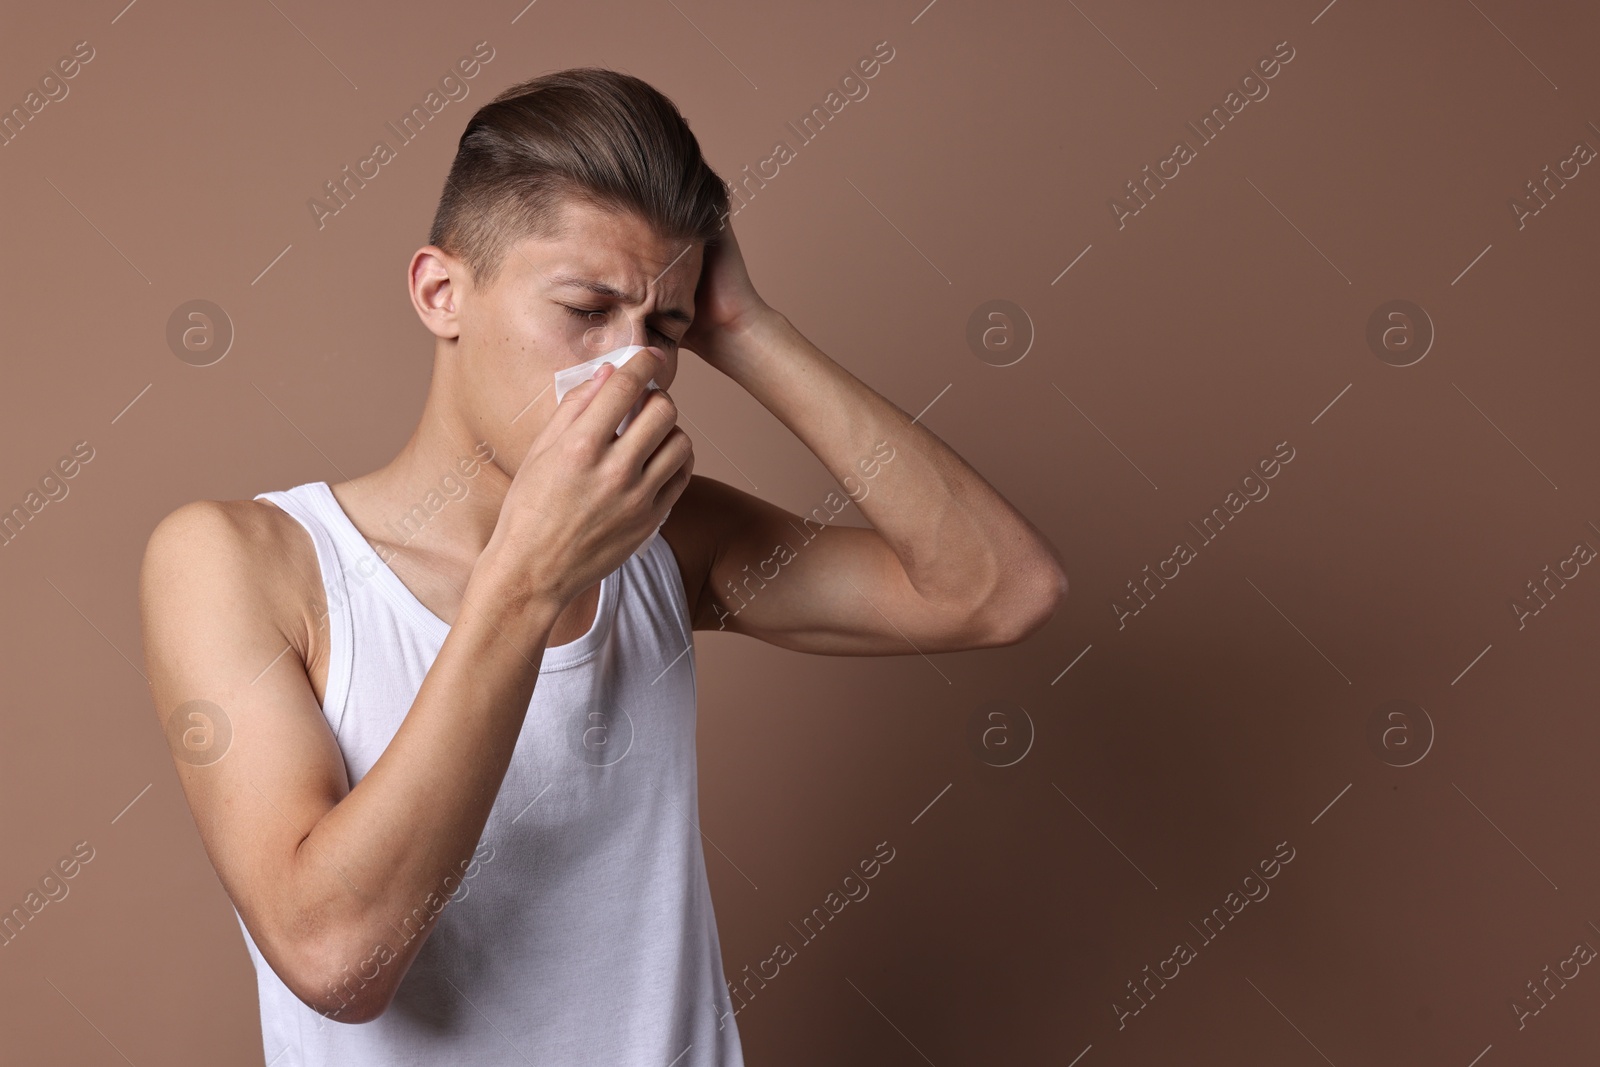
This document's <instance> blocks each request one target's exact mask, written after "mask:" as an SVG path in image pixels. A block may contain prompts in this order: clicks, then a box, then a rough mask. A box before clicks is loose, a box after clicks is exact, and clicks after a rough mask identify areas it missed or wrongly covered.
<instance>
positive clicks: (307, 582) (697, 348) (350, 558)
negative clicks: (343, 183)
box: [141, 68, 1066, 1067]
mask: <svg viewBox="0 0 1600 1067" xmlns="http://www.w3.org/2000/svg"><path fill="white" fill-rule="evenodd" d="M727 213H728V196H727V190H726V186H725V185H724V184H723V182H722V181H721V179H719V178H718V177H717V176H716V175H715V174H714V173H713V172H712V171H711V170H710V168H709V167H708V166H707V165H706V163H705V162H704V160H703V159H702V158H701V154H700V149H699V146H698V144H697V143H696V141H695V138H694V137H693V135H692V134H691V133H690V132H689V129H688V126H687V125H686V124H685V123H684V121H683V119H682V117H681V116H680V115H679V113H678V112H677V110H676V108H675V107H674V106H673V105H672V104H671V103H670V101H668V100H667V99H666V98H665V97H663V96H661V95H660V94H659V93H658V92H656V91H655V90H654V89H652V88H650V87H649V86H648V85H646V84H645V83H644V82H642V81H639V80H638V79H636V78H633V77H631V76H628V75H625V74H620V73H615V72H611V71H605V70H598V69H592V68H591V69H580V70H572V71H564V72H560V73H557V74H552V75H547V76H545V77H542V78H538V79H535V80H533V81H531V82H528V83H525V84H523V85H519V86H516V87H514V88H512V89H509V90H507V91H506V92H504V93H502V94H501V95H500V96H499V97H497V98H496V99H495V100H494V101H491V102H490V103H489V104H487V105H485V106H484V107H483V108H482V109H480V110H479V111H478V112H477V114H476V115H475V116H474V117H473V119H472V121H471V123H470V124H469V125H468V127H467V129H466V131H465V132H464V133H463V135H462V138H461V143H460V147H459V151H458V153H457V156H456V159H455V163H454V165H453V167H452V169H451V172H450V177H449V179H448V181H447V182H446V188H445V192H444V195H443V197H442V199H441V202H440V205H439V210H438V214H437V216H436V218H435V221H434V227H433V231H432V232H431V234H430V237H429V240H430V242H431V243H430V244H429V245H427V246H426V247H424V248H422V249H420V250H418V251H417V252H416V253H415V255H414V256H413V257H412V260H411V264H410V273H409V282H410V294H411V299H412V303H413V306H414V307H415V309H416V311H417V314H418V315H419V316H420V317H421V319H422V322H423V324H424V325H425V326H426V327H427V328H428V329H429V330H430V331H431V332H432V333H433V334H434V337H435V342H434V352H435V355H434V373H433V380H432V383H431V387H430V390H429V393H428V397H427V401H426V405H425V407H424V410H423V412H422V418H421V420H420V421H419V423H418V425H417V428H416V430H415V431H414V433H413V434H412V436H411V439H410V440H409V441H408V442H407V444H406V445H405V447H404V448H403V449H402V450H401V451H400V453H399V455H397V456H396V457H395V458H394V459H393V460H392V461H390V462H389V463H388V464H387V465H385V466H384V467H382V468H380V469H379V470H376V471H373V472H372V473H370V474H365V475H363V476H361V477H359V478H355V479H353V480H351V481H347V482H340V483H338V484H337V485H332V486H330V485H328V484H327V483H326V482H308V483H306V484H303V485H300V486H297V487H295V488H293V489H289V490H284V491H280V492H271V493H263V494H261V496H259V497H257V498H256V499H254V500H232V501H200V502H197V503H192V504H188V505H186V506H184V507H181V508H178V509H177V510H176V511H174V512H173V513H172V514H170V515H169V516H167V517H166V518H165V519H164V520H162V522H161V523H160V524H159V525H158V526H157V527H156V529H155V531H154V532H153V534H152V535H151V538H150V543H149V546H148V548H147V551H146V555H145V561H144V568H143V572H142V575H141V594H142V608H143V622H144V634H145V654H146V659H147V661H148V665H149V674H150V679H151V685H152V689H153V694H154V699H155V705H156V711H157V713H158V715H159V716H160V718H161V720H162V723H163V725H164V726H166V728H167V730H168V735H169V736H170V737H172V738H174V757H175V765H176V767H177V771H178V776H179V779H180V781H181V783H182V785H183V789H184V793H185V795H186V797H187V799H188V802H189V805H190V807H191V809H192V811H193V813H194V818H195V822H196V824H197V826H198V828H199V831H200V836H201V838H202V840H203V841H204V844H205V847H206V850H207V853H208V855H209V856H210V858H211V861H212V862H213V864H214V865H215V867H216V870H217V874H218V877H219V878H220V879H221V881H222V883H223V886H224V888H225V889H226V890H227V892H228V895H229V897H230V898H231V900H232V901H233V904H234V906H235V909H236V913H237V916H238V918H239V922H240V928H241V930H242V931H243V933H244V937H245V942H246V946H247V948H248V949H249V952H250V955H251V959H252V961H253V963H254V964H255V967H256V974H257V978H258V986H259V992H260V1004H261V1015H262V1031H263V1040H264V1043H265V1053H266V1058H267V1060H268V1061H269V1062H274V1063H281V1064H291V1063H292V1064H295V1065H297V1067H298V1065H313V1064H316V1065H320V1064H338V1065H340V1067H359V1065H366V1064H374V1065H375V1064H385V1065H396V1064H437V1063H471V1064H475V1065H480V1067H481V1065H487V1064H521V1063H530V1062H532V1063H606V1064H655V1065H659V1067H666V1065H668V1064H672V1065H674V1067H689V1065H712V1064H716V1065H729V1064H739V1063H740V1062H741V1055H740V1048H739V1041H738V1036H737V1030H736V1027H735V1026H734V1022H733V1009H732V1006H731V1004H730V1000H729V997H728V993H727V989H726V986H725V982H724V979H723V973H722V965H721V958H720V948H719V944H718V940H717V932H716V924H715V921H714V918H713V915H712V908H711V900H710V895H709V892H708V890H707V882H706V875H705V861H704V858H703V855H702V852H701V845H700V836H699V832H698V826H699V811H698V805H697V800H696V777H695V749H694V724H695V704H694V701H695V664H694V656H693V653H692V651H691V646H692V631H693V630H696V629H719V630H729V631H733V632H736V633H741V634H747V635H749V636H751V637H756V638H759V639H761V640H763V641H767V642H770V643H772V644H776V645H781V646H783V647H784V648H790V649H795V650H798V651H802V652H812V653H825V654H832V655H903V654H915V653H917V652H921V653H932V652H948V651H953V650H958V649H968V648H980V647H987V646H994V645H1003V644H1010V643H1013V642H1016V641H1020V640H1021V639H1023V638H1024V637H1025V636H1027V635H1028V634H1029V633H1031V632H1033V631H1034V630H1035V629H1037V628H1038V627H1039V626H1041V625H1043V624H1044V622H1045V621H1046V620H1047V619H1049V618H1050V616H1051V615H1052V613H1053V612H1054V611H1055V608H1056V605H1057V604H1058V602H1059V601H1060V599H1061V597H1062V596H1063V595H1064V593H1065V591H1066V579H1065V577H1064V576H1063V572H1062V568H1061V564H1060V561H1059V559H1058V558H1057V556H1056V553H1055V551H1054V550H1053V549H1052V548H1051V546H1050V545H1049V544H1048V543H1047V542H1046V541H1045V539H1044V538H1043V537H1042V536H1041V535H1040V534H1039V532H1038V531H1037V530H1036V529H1034V528H1033V527H1032V526H1031V525H1030V524H1029V523H1028V522H1027V520H1025V519H1024V518H1023V517H1022V516H1021V515H1020V514H1018V513H1017V511H1016V510H1015V509H1013V508H1012V507H1011V506H1010V505H1009V504H1007V503H1006V501H1005V500H1003V499H1002V498H1001V497H1000V495H999V494H998V493H996V492H995V490H994V489H993V488H992V487H990V486H989V485H988V484H987V483H986V482H985V481H984V480H983V479H982V478H981V477H980V476H979V475H978V474H977V473H976V472H974V471H973V470H972V469H971V468H970V467H968V466H967V465H966V464H965V463H964V462H962V460H961V459H960V458H959V457H958V456H956V455H955V453H953V452H952V451H951V450H950V449H949V448H947V447H946V446H945V445H944V444H943V443H942V442H941V441H939V439H938V438H936V437H935V436H934V435H933V434H932V433H930V432H929V431H928V430H927V429H926V428H924V427H922V426H920V425H917V424H914V423H913V422H912V421H911V419H910V417H909V416H907V415H906V414H905V413H904V412H902V411H900V410H899V409H898V408H896V407H895V406H894V405H892V404H890V403H889V402H888V401H886V400H885V399H883V398H882V397H881V396H879V395H878V394H876V393H874V392H873V391H872V390H871V389H869V388H868V387H867V386H866V385H864V384H863V383H862V382H860V381H859V380H857V379H856V378H854V377H853V376H851V375H850V374H849V373H848V372H847V371H846V370H844V369H843V368H842V367H840V366H839V365H838V364H837V363H835V362H833V361H832V360H831V359H829V358H828V357H827V356H826V355H824V354H823V353H822V352H820V351H819V350H817V349H816V348H815V347H813V346H812V345H811V344H810V343H809V342H807V341H806V339H805V338H804V337H802V336H801V335H800V333H799V332H798V331H797V330H796V329H795V328H794V327H793V326H792V325H791V324H790V323H789V322H788V320H787V319H786V318H784V316H783V315H781V314H779V313H778V312H777V311H775V310H774V309H773V308H771V307H770V306H768V305H767V304H766V303H765V302H764V301H762V300H761V298H760V297H759V296H757V294H756V291H755V289H754V287H753V286H752V285H751V282H750V278H749V276H748V274H747V273H746V270H745V265H744V261H743V258H742V256H741V254H740V251H739V245H738V242H737V241H736V240H735V239H734V235H733V231H732V229H731V228H730V227H729V226H728V225H727ZM630 344H638V345H647V346H649V348H648V349H647V350H644V351H640V352H638V353H637V354H635V355H633V357H632V358H631V359H629V360H627V361H626V362H625V363H623V364H622V365H621V366H619V367H616V368H612V367H602V368H601V370H600V371H599V372H598V374H597V376H596V377H595V378H593V379H591V380H589V381H586V382H584V383H583V384H582V385H580V386H578V387H577V388H575V389H573V390H572V391H571V392H570V393H568V394H567V395H566V396H565V397H564V399H563V400H562V402H561V403H559V404H557V403H556V402H555V400H554V397H553V393H552V390H551V388H550V387H551V384H552V375H553V374H554V372H555V371H557V370H560V369H562V368H563V367H568V366H571V365H573V364H576V363H581V362H584V361H585V360H588V359H590V358H592V357H594V356H597V355H601V354H604V353H608V352H611V351H612V350H614V349H616V348H619V347H621V346H624V345H630ZM682 348H688V349H692V350H693V353H694V355H695V357H697V358H700V359H703V360H705V361H707V362H708V363H710V364H711V365H712V366H713V367H716V368H717V369H718V370H720V371H722V372H723V373H724V374H727V375H728V376H729V377H731V378H732V379H733V380H734V381H736V382H738V383H739V384H740V385H741V386H743V387H744V388H745V389H747V390H749V392H750V393H751V394H752V395H753V396H754V397H755V398H756V399H757V400H759V401H760V402H761V403H762V404H763V405H765V406H766V407H767V409H768V410H770V411H771V412H772V413H773V414H774V415H775V416H776V417H777V418H778V419H779V420H781V421H782V422H783V424H784V425H785V426H787V427H788V428H789V429H790V430H792V431H793V432H794V433H795V434H796V435H798V436H799V438H800V439H801V440H802V441H803V442H804V443H805V444H806V445H807V446H808V447H809V448H810V449H811V450H812V451H813V452H814V453H815V454H816V455H817V457H818V458H819V459H820V460H821V461H822V463H823V464H824V465H825V466H826V467H827V468H828V470H829V471H830V472H831V473H832V474H833V476H834V477H835V478H837V479H838V480H839V481H840V483H841V485H842V486H843V487H844V488H845V491H846V493H847V494H848V495H849V496H850V497H851V498H852V499H854V500H855V502H856V504H857V506H858V507H859V508H860V510H861V513H862V514H863V515H865V516H866V518H867V519H868V520H869V521H870V522H871V524H872V526H871V528H870V529H867V528H853V527H846V526H831V525H826V524H824V523H822V522H819V521H817V519H816V518H814V517H810V516H806V517H802V516H797V515H793V514H790V513H789V512H787V511H785V510H783V509H782V508H779V507H776V506H774V505H772V504H770V503H767V502H765V501H762V500H760V499H758V498H756V497H754V496H751V495H749V494H747V493H744V492H742V491H741V490H739V489H736V488H733V487H730V486H728V485H725V484H723V483H721V482H718V481H714V480H712V479H709V478H705V477H702V476H699V475H695V474H693V466H694V459H693V455H692V454H691V448H690V442H689V438H688V436H687V435H686V434H685V433H684V431H683V430H681V429H679V428H678V427H677V426H676V407H675V406H674V403H673V400H672V398H671V396H670V395H669V393H668V392H667V390H666V388H665V387H667V386H670V385H671V383H672V381H673V378H674V377H675V375H676V373H677V368H678V360H679V359H680V358H681V357H680V353H681V349H682ZM651 380H654V381H655V382H656V383H657V384H658V385H659V386H661V387H662V388H660V389H658V390H654V391H647V383H648V382H650V381H651ZM641 398H642V400H643V406H642V408H640V409H639V411H638V413H637V415H635V416H634V417H633V418H632V420H631V421H630V422H629V423H628V425H627V426H626V429H625V430H624V431H623V432H622V433H621V434H620V435H619V434H618V433H617V432H616V431H617V427H618V425H619V424H620V423H621V422H622V421H623V420H624V417H625V416H626V415H627V414H628V413H629V412H630V410H631V409H633V407H634V405H635V404H636V403H637V402H639V401H640V400H641ZM441 490H442V491H441ZM831 499H837V500H838V502H839V503H838V508H835V507H833V506H832V505H830V506H829V508H828V512H825V513H823V518H826V517H828V514H829V513H831V512H832V511H834V510H837V509H842V507H843V505H844V499H843V498H842V497H837V495H836V496H835V497H834V498H831ZM819 511H821V509H819ZM663 520H665V522H664V524H663ZM658 527H659V532H658ZM220 738H227V739H228V740H227V742H226V744H225V746H224V745H223V742H222V741H220V740H219V739H220ZM208 745H210V746H212V747H211V748H208V747H207V746H208ZM349 1023H360V1024H364V1025H359V1026H351V1025H343V1024H349ZM288 1050H292V1051H290V1052H289V1057H288V1059H283V1060H280V1059H279V1057H281V1056H283V1055H284V1053H285V1052H286V1051H288Z"/></svg>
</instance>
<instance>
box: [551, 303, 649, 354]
mask: <svg viewBox="0 0 1600 1067" xmlns="http://www.w3.org/2000/svg"><path fill="white" fill-rule="evenodd" d="M561 306H562V307H564V308H566V309H567V311H568V312H570V313H571V314H572V315H573V316H574V317H576V318H580V319H588V318H589V317H590V316H592V315H604V314H605V309H604V308H575V307H573V306H572V305H571V304H562V305H561ZM649 330H650V332H651V333H653V334H655V335H656V336H657V337H659V338H661V340H662V342H663V343H665V344H669V345H676V344H677V343H678V342H677V341H676V340H675V339H673V337H672V335H671V334H666V333H662V332H661V331H660V330H658V329H656V328H655V327H654V326H651V327H649Z"/></svg>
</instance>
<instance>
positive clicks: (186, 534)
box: [139, 500, 326, 692]
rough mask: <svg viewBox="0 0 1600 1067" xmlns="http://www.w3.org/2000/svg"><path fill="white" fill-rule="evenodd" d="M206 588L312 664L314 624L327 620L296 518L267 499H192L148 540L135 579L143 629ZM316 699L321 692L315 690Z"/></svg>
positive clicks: (307, 542) (310, 550)
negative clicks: (254, 617)
mask: <svg viewBox="0 0 1600 1067" xmlns="http://www.w3.org/2000/svg"><path fill="white" fill-rule="evenodd" d="M201 589H204V590H206V591H208V592H209V593H210V594H214V595H215V596H216V597H218V598H224V599H226V600H228V601H231V602H232V603H231V604H230V606H232V607H238V608H243V609H246V610H249V611H252V612H263V613H264V614H265V616H266V618H265V619H264V620H263V621H266V622H270V623H271V624H272V625H273V626H274V627H275V628H276V629H278V630H279V631H280V632H281V633H282V634H283V636H284V638H285V639H286V640H287V641H288V642H289V644H290V645H291V646H292V647H294V648H295V649H296V650H297V651H298V652H299V653H300V654H301V657H302V662H304V663H306V664H307V667H308V670H309V669H310V667H311V665H312V663H313V662H314V660H315V659H316V658H317V655H318V650H317V649H316V648H315V647H313V645H312V641H313V635H314V633H315V630H316V627H315V625H313V623H314V620H317V619H320V618H321V617H322V616H323V615H324V614H326V607H325V599H326V598H325V597H324V596H323V593H322V586H321V582H320V580H319V578H318V569H317V557H316V549H315V548H314V546H313V545H312V543H311V539H310V537H309V536H308V535H307V534H306V532H305V529H304V528H303V527H302V526H301V525H300V524H299V522H297V521H296V520H295V519H294V517H293V516H291V515H289V514H288V513H287V512H284V511H283V510H282V509H280V508H277V507H275V506H273V505H272V504H269V503H267V502H266V501H264V500H196V501H193V502H191V503H188V504H184V505H182V506H181V507H178V508H176V509H174V510H173V511H172V512H170V513H168V514H167V515H166V516H165V517H164V518H163V519H162V520H161V521H160V522H159V523H157V524H156V527H155V529H154V530H153V531H152V532H151V534H150V539H149V541H148V542H147V544H146V546H145V553H144V562H143V565H142V567H141V569H140V575H139V599H140V606H141V611H142V614H143V616H144V619H145V625H146V628H147V629H157V630H159V628H160V625H161V623H162V621H163V617H164V615H165V614H166V613H167V612H168V611H169V610H176V609H177V608H178V606H179V605H180V604H183V603H185V602H188V601H190V600H191V598H192V594H193V592H194V591H197V590H201ZM319 692H320V687H319Z"/></svg>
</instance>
